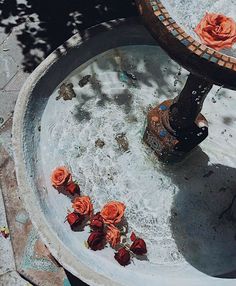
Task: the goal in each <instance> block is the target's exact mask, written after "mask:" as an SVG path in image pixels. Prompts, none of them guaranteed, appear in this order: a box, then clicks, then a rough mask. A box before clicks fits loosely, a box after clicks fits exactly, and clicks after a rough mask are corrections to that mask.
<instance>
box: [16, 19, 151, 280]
mask: <svg viewBox="0 0 236 286" xmlns="http://www.w3.org/2000/svg"><path fill="white" fill-rule="evenodd" d="M137 23H138V21H137V19H136V18H130V19H123V18H122V19H116V20H111V21H108V22H105V23H101V24H99V25H96V26H94V27H91V28H89V29H88V30H85V32H84V37H81V36H80V35H79V34H76V35H74V36H72V37H71V38H70V39H69V40H67V41H66V42H65V43H64V44H62V45H61V46H59V47H58V48H57V49H56V50H55V51H53V52H52V53H51V54H50V55H49V56H48V57H47V58H46V59H45V60H44V61H43V62H42V63H41V64H40V65H39V66H38V67H37V68H36V69H35V70H34V71H33V73H32V74H31V75H30V76H29V77H28V79H27V80H26V82H25V83H24V85H23V86H22V88H21V90H20V93H19V95H18V99H17V103H16V106H15V110H14V118H13V127H12V143H13V152H14V161H15V169H16V177H17V183H18V187H19V192H20V196H21V198H22V199H23V203H24V205H25V208H26V210H27V211H28V212H29V216H30V219H31V220H32V223H33V225H34V226H35V227H36V229H37V230H38V232H39V235H40V238H41V239H42V241H43V242H44V243H45V245H47V247H48V248H49V250H50V252H51V253H52V255H53V256H54V257H55V258H56V259H57V260H58V261H59V263H60V264H61V265H62V266H63V267H64V268H66V269H67V270H68V271H69V272H71V273H72V274H73V275H75V276H76V277H78V278H80V279H82V280H83V281H84V282H86V283H88V284H89V285H104V286H105V285H107V286H115V285H117V286H119V285H121V284H120V283H117V282H115V281H112V280H111V279H110V278H108V277H105V276H103V275H101V274H99V273H97V272H94V271H93V269H91V268H89V267H87V266H86V265H84V264H83V263H82V262H81V261H78V259H77V258H76V257H75V256H74V255H71V252H70V251H69V249H67V247H61V245H63V244H62V243H61V242H60V240H59V238H58V237H57V235H56V233H54V232H53V231H52V229H51V228H50V225H49V223H48V222H47V220H46V217H45V215H44V213H43V212H42V209H41V208H40V203H39V201H37V196H36V194H35V193H34V192H33V191H31V192H29V191H28V190H29V189H30V188H31V184H30V182H29V174H28V171H27V167H26V160H25V155H24V149H25V146H24V124H25V122H24V119H25V118H24V117H25V114H26V112H27V108H28V104H29V101H30V97H31V96H32V93H33V90H34V89H35V87H36V86H37V83H38V82H39V81H40V80H41V79H42V78H43V77H44V76H45V75H46V74H47V72H48V71H49V70H50V68H51V67H52V66H53V65H54V64H55V63H56V62H57V61H58V60H59V59H61V58H62V57H64V56H65V55H67V54H68V51H70V50H72V49H75V48H78V47H80V46H81V45H83V44H84V43H86V42H88V41H89V40H90V39H91V38H93V36H95V35H97V34H100V33H105V32H107V31H109V30H113V29H114V28H116V27H120V26H122V25H125V26H126V25H129V24H136V25H137ZM139 26H141V27H143V26H142V25H139ZM147 34H148V32H147ZM133 38H134V43H132V40H130V43H127V44H128V45H132V44H135V43H136V44H141V43H142V39H141V40H140V39H135V36H134V37H133ZM147 39H148V40H147V42H149V44H153V45H155V44H156V42H155V41H154V40H153V39H152V38H151V36H149V35H148V36H147ZM110 48H114V47H110ZM105 50H107V49H105ZM99 53H100V52H98V53H97V54H99ZM86 61H87V59H86V60H84V62H86ZM71 71H73V68H72V70H71ZM64 78H65V77H64ZM64 78H63V79H64ZM60 81H61V80H60V79H59V82H60ZM54 88H55V87H54ZM30 177H32V175H30ZM29 205H30V206H31V208H30V209H29V207H28V206H29ZM34 206H36V207H34ZM63 246H64V245H63ZM68 252H69V253H70V254H69V255H68ZM62 257H63V258H62Z"/></svg>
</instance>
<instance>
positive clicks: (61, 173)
mask: <svg viewBox="0 0 236 286" xmlns="http://www.w3.org/2000/svg"><path fill="white" fill-rule="evenodd" d="M70 181H71V174H70V172H69V170H68V169H67V168H66V167H63V166H62V167H58V168H56V169H55V170H53V172H52V175H51V182H52V185H53V187H54V188H59V187H62V186H65V185H66V184H67V183H69V182H70Z"/></svg>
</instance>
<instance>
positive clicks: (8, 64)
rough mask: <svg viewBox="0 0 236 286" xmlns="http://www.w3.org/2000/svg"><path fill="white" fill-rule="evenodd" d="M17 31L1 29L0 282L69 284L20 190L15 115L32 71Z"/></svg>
mask: <svg viewBox="0 0 236 286" xmlns="http://www.w3.org/2000/svg"><path fill="white" fill-rule="evenodd" d="M17 33H18V29H17V28H15V29H13V31H12V32H11V33H9V34H6V33H4V31H3V30H2V29H0V227H3V226H8V227H9V229H10V236H9V237H8V238H6V239H5V238H4V237H3V236H2V235H0V286H8V285H9V286H12V285H15V286H29V285H30V284H29V283H28V282H27V280H28V281H31V282H32V283H34V285H42V286H52V285H55V286H57V285H58V286H61V285H64V283H65V285H70V282H69V280H68V278H67V276H66V274H65V272H64V270H63V268H62V267H60V266H59V265H58V264H57V262H56V261H55V260H54V258H53V257H52V256H51V254H50V252H49V251H48V250H47V248H46V247H45V245H44V244H43V243H42V241H41V240H40V238H39V236H38V233H37V232H36V231H35V229H34V228H33V227H32V223H31V221H30V219H29V216H28V213H27V212H26V210H25V209H24V206H23V204H22V201H21V199H20V195H19V193H18V186H17V182H16V177H15V167H14V161H13V154H12V142H11V129H12V117H13V112H14V107H15V103H16V100H17V96H18V93H19V91H20V89H21V87H22V85H23V83H24V82H25V80H26V79H27V77H28V76H29V74H28V73H25V72H24V71H23V68H22V66H21V63H22V59H23V58H24V55H23V54H22V49H21V47H20V45H19V42H18V41H17ZM17 271H18V272H19V273H20V274H21V275H22V276H23V277H25V278H26V279H27V280H24V279H23V278H21V277H20V275H19V274H18V273H17ZM66 283H67V284H66Z"/></svg>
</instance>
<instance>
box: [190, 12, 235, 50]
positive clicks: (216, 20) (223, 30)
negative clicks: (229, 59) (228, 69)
mask: <svg viewBox="0 0 236 286" xmlns="http://www.w3.org/2000/svg"><path fill="white" fill-rule="evenodd" d="M194 31H195V32H196V33H197V34H198V36H199V37H200V39H201V40H202V42H203V43H204V44H205V45H207V46H209V47H211V48H213V49H215V50H221V49H224V48H231V47H232V45H233V44H234V43H235V42H236V23H235V21H234V20H233V19H232V18H229V17H226V16H224V15H221V14H215V13H206V15H205V16H204V17H203V18H202V20H201V21H200V23H199V24H198V25H197V27H196V28H195V30H194Z"/></svg>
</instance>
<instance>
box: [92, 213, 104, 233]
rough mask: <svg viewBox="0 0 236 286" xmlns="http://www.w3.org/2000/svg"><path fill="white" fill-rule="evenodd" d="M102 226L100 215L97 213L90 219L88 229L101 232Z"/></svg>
mask: <svg viewBox="0 0 236 286" xmlns="http://www.w3.org/2000/svg"><path fill="white" fill-rule="evenodd" d="M103 225H104V224H103V218H102V216H101V215H100V212H98V213H96V214H95V215H94V216H93V217H92V219H91V222H90V227H91V228H92V229H93V230H101V229H103Z"/></svg>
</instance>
